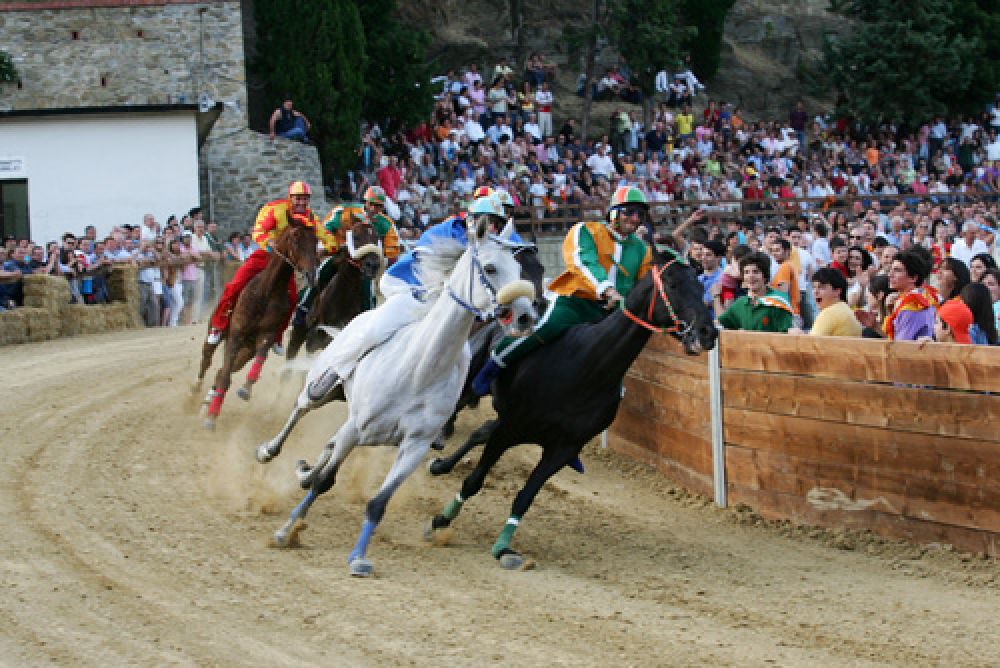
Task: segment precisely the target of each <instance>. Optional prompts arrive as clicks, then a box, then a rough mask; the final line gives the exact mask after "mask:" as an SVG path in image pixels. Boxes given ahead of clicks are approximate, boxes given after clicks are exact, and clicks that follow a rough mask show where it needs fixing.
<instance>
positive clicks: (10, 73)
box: [0, 50, 20, 82]
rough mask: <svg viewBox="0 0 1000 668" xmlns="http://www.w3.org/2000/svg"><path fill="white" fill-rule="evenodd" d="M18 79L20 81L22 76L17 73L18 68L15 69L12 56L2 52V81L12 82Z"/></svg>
mask: <svg viewBox="0 0 1000 668" xmlns="http://www.w3.org/2000/svg"><path fill="white" fill-rule="evenodd" d="M18 79H20V75H19V74H18V73H17V68H16V67H14V61H13V60H12V59H11V57H10V54H9V53H7V52H6V51H3V50H0V81H3V82H10V81H17V80H18Z"/></svg>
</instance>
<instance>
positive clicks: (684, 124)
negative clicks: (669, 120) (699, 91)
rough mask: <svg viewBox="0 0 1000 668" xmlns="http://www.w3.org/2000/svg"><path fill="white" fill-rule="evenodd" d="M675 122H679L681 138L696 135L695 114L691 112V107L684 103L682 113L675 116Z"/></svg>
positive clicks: (678, 131)
mask: <svg viewBox="0 0 1000 668" xmlns="http://www.w3.org/2000/svg"><path fill="white" fill-rule="evenodd" d="M674 123H676V124H677V134H678V135H680V138H681V139H690V138H692V137H694V116H693V115H692V114H691V107H689V106H687V105H684V109H683V110H682V111H681V113H679V114H677V116H675V117H674Z"/></svg>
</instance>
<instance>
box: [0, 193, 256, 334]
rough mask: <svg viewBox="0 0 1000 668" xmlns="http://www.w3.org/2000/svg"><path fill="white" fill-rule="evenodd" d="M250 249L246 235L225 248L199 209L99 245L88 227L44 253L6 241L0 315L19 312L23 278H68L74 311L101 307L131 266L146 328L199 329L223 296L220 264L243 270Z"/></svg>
mask: <svg viewBox="0 0 1000 668" xmlns="http://www.w3.org/2000/svg"><path fill="white" fill-rule="evenodd" d="M255 248H256V245H255V244H254V243H253V239H252V238H251V236H250V234H249V233H246V234H238V233H234V234H231V235H230V236H229V239H228V241H223V239H222V238H221V237H220V236H219V232H218V225H217V224H216V223H214V222H211V221H209V222H206V221H204V220H203V219H202V212H201V209H200V208H197V207H196V208H193V209H191V210H190V211H189V212H188V213H187V214H186V215H184V216H182V217H181V218H180V219H178V218H177V216H174V215H171V216H170V217H169V218H167V220H166V222H165V223H162V224H161V223H160V222H158V221H157V220H156V217H155V216H153V214H146V215H145V216H143V220H142V222H141V224H136V225H123V226H121V227H115V228H113V229H112V230H111V232H110V234H108V235H107V236H105V237H103V238H99V237H98V235H97V228H96V227H95V226H93V225H88V226H86V227H85V228H84V230H83V234H82V235H80V236H77V235H76V234H74V233H72V232H66V233H65V234H63V235H62V237H61V240H60V241H58V242H57V241H52V242H49V243H48V244H45V245H41V244H37V243H33V242H31V241H29V240H27V239H16V238H14V237H8V238H6V239H5V240H4V243H3V247H2V248H0V310H6V309H11V308H16V307H18V306H22V305H23V303H24V300H23V283H22V280H21V279H22V277H23V276H25V275H28V274H49V275H54V276H63V277H65V278H66V280H67V282H68V283H69V288H70V295H71V296H70V300H71V302H72V303H77V304H101V303H105V302H107V301H109V299H110V295H109V293H108V276H109V275H110V272H111V269H112V268H113V267H115V266H120V265H128V266H134V267H136V268H137V269H138V271H137V275H138V282H139V286H138V287H139V300H140V313H141V316H142V319H143V322H144V323H145V324H146V325H147V326H149V327H156V326H171V327H176V326H177V325H178V324H191V323H196V322H200V321H201V320H202V319H203V318H204V317H205V316H206V310H207V309H208V308H209V307H210V306H211V305H212V304H214V301H215V299H216V297H217V296H218V294H219V293H220V292H221V290H222V285H221V272H220V268H221V267H220V265H221V263H222V262H223V261H225V260H231V261H235V262H242V261H243V260H245V259H246V258H247V257H248V256H249V255H250V254H251V253H252V252H253V251H254V249H255Z"/></svg>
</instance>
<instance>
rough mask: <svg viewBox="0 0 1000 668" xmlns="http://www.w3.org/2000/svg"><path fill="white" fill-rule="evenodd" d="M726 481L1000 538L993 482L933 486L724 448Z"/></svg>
mask: <svg viewBox="0 0 1000 668" xmlns="http://www.w3.org/2000/svg"><path fill="white" fill-rule="evenodd" d="M726 475H727V480H728V481H729V482H731V483H732V484H734V485H737V486H740V487H747V488H749V489H759V490H766V491H770V492H776V493H781V494H789V495H792V496H797V497H800V498H802V499H805V500H806V501H807V502H809V503H811V504H812V505H814V506H817V507H844V508H850V509H853V510H863V509H868V508H873V509H875V510H878V511H879V512H885V513H889V514H894V515H902V516H907V517H914V518H917V519H922V520H933V521H937V522H941V523H943V524H950V525H953V526H964V527H968V528H974V529H988V530H991V531H997V532H1000V483H998V482H995V481H990V482H988V483H985V484H982V485H976V484H970V483H960V482H955V481H948V480H929V479H926V478H919V477H915V476H907V475H905V474H903V473H899V472H896V471H889V472H885V471H881V472H875V471H869V470H864V469H858V468H854V467H850V466H845V465H842V464H831V463H828V462H813V461H809V460H803V459H799V458H796V457H786V456H784V455H781V454H780V453H773V452H771V453H768V452H761V451H752V450H747V449H745V448H740V447H727V448H726Z"/></svg>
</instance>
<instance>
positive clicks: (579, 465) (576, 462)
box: [566, 455, 583, 473]
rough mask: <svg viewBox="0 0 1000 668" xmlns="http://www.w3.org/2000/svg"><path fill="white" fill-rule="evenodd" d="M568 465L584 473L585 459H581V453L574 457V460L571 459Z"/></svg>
mask: <svg viewBox="0 0 1000 668" xmlns="http://www.w3.org/2000/svg"><path fill="white" fill-rule="evenodd" d="M566 466H568V467H570V468H571V469H573V470H574V471H576V472H577V473H583V460H582V459H580V456H579V455H577V456H576V457H574V458H573V459H572V461H570V463H569V464H567V465H566Z"/></svg>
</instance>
